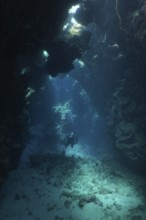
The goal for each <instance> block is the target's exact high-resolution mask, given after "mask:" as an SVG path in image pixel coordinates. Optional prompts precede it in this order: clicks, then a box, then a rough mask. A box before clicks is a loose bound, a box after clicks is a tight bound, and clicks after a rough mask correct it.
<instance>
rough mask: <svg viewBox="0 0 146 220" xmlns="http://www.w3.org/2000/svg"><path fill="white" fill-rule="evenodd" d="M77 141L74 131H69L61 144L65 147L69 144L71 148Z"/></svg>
mask: <svg viewBox="0 0 146 220" xmlns="http://www.w3.org/2000/svg"><path fill="white" fill-rule="evenodd" d="M77 143H78V138H77V136H76V135H75V134H74V132H71V133H70V134H69V135H68V136H66V137H65V138H64V139H63V144H64V146H65V147H68V146H69V145H70V146H71V147H72V148H73V147H74V145H75V144H77Z"/></svg>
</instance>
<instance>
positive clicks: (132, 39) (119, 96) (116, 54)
mask: <svg viewBox="0 0 146 220" xmlns="http://www.w3.org/2000/svg"><path fill="white" fill-rule="evenodd" d="M93 4H94V6H93ZM88 6H89V8H97V6H98V12H99V13H97V14H96V13H95V14H94V10H93V14H94V16H95V17H94V21H95V23H96V25H95V27H94V29H93V31H94V32H93V35H92V42H91V47H92V49H91V50H90V51H88V53H87V54H86V55H85V56H84V57H83V61H84V62H85V63H86V67H87V68H86V69H85V68H84V69H82V70H80V69H79V71H78V72H77V74H76V76H75V77H76V78H77V79H78V80H79V81H80V82H81V83H82V85H83V86H84V88H85V89H86V91H88V93H89V95H90V97H91V98H92V100H93V103H94V105H95V106H96V108H97V111H98V112H99V113H100V114H102V115H103V116H105V117H107V119H108V120H107V121H108V126H109V132H110V133H111V135H112V137H113V140H114V145H115V148H116V149H118V151H120V152H121V154H122V155H123V157H126V158H127V159H128V160H129V161H131V162H132V163H133V164H135V165H136V166H137V165H138V166H139V167H141V168H143V167H146V138H145V137H146V129H145V124H146V102H145V93H146V91H145V88H146V76H145V57H146V10H145V1H137V0H134V1H130V0H129V1H125V0H124V1H120V0H116V1H100V0H99V1H95V2H90V4H89V5H88ZM95 94H96V95H95Z"/></svg>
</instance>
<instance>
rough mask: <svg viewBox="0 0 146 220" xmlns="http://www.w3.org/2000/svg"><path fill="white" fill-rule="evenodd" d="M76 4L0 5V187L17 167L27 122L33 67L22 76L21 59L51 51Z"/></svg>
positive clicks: (72, 0)
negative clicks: (28, 94) (50, 48)
mask: <svg viewBox="0 0 146 220" xmlns="http://www.w3.org/2000/svg"><path fill="white" fill-rule="evenodd" d="M75 3H76V1H75V0H70V1H68V0H63V1H60V0H52V1H49V4H48V1H47V0H41V1H40V0H31V1H30V0H22V1H18V0H14V1H11V0H7V1H3V0H1V1H0V27H1V40H0V63H1V65H0V73H1V75H0V184H1V183H2V182H3V181H4V179H5V178H6V175H7V172H8V170H9V169H13V168H16V167H17V166H18V163H19V159H20V156H21V153H22V150H23V148H24V146H25V138H26V130H27V129H26V127H27V122H28V121H29V115H28V112H27V111H26V109H25V107H26V102H27V100H26V95H27V89H28V85H29V82H30V81H31V78H32V75H33V74H35V71H36V67H31V68H30V71H29V74H21V73H22V72H21V69H20V67H19V66H21V65H19V64H20V63H19V60H20V57H24V58H26V57H30V58H33V57H35V56H36V54H38V51H39V50H42V49H48V48H49V47H51V44H52V42H53V40H54V39H55V38H56V36H57V34H58V32H59V31H60V28H61V26H62V25H63V22H64V20H65V19H66V16H67V12H68V9H69V8H70V6H72V5H73V4H75ZM63 46H64V45H63ZM63 46H62V48H63ZM65 46H66V45H65ZM65 46H64V47H65ZM30 60H32V59H30ZM30 60H29V62H30V63H31V61H30ZM27 65H28V64H26V66H24V67H23V68H25V67H27ZM53 65H54V63H53ZM26 69H27V68H26ZM52 69H53V68H52ZM24 70H25V69H24ZM58 71H59V69H58ZM38 72H39V70H38ZM52 74H53V73H52Z"/></svg>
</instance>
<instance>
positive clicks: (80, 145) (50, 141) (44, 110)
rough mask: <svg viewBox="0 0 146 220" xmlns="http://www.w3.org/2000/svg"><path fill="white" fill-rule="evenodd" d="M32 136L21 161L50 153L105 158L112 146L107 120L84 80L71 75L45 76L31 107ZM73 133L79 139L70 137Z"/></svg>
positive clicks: (30, 131) (29, 108) (30, 127)
mask: <svg viewBox="0 0 146 220" xmlns="http://www.w3.org/2000/svg"><path fill="white" fill-rule="evenodd" d="M28 112H29V115H30V126H29V128H28V130H29V133H30V135H29V137H28V140H27V144H26V148H25V150H24V152H23V154H22V163H21V164H23V163H25V162H28V161H29V157H30V155H33V154H35V155H40V154H41V155H44V154H47V153H57V154H65V155H66V156H67V155H68V156H75V157H79V156H80V157H86V158H88V157H95V158H98V159H100V160H101V159H102V157H103V156H106V153H107V151H110V150H111V147H110V144H111V143H110V139H109V137H108V134H107V128H106V122H105V120H104V119H103V118H102V117H101V116H99V115H98V114H97V111H96V109H95V108H94V106H93V104H92V101H91V99H90V97H89V96H88V94H87V93H86V91H85V90H84V89H83V88H82V86H81V84H80V83H79V82H78V81H77V80H75V79H74V78H73V77H72V76H71V75H63V74H60V75H59V76H57V77H55V78H52V77H48V78H46V80H45V82H44V85H43V86H42V87H41V89H40V90H39V91H38V92H36V94H35V95H34V96H33V97H32V99H31V103H30V105H29V107H28ZM71 133H73V134H74V135H73V136H75V137H76V139H77V140H76V141H75V140H74V141H73V140H72V141H73V145H71V143H70V141H69V140H68V141H69V142H68V143H65V141H67V138H68V137H69V136H70V134H71Z"/></svg>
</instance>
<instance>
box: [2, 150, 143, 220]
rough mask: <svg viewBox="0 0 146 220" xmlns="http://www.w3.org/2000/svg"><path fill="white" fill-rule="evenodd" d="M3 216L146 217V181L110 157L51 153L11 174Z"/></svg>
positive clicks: (48, 219)
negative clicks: (93, 157) (101, 157)
mask: <svg viewBox="0 0 146 220" xmlns="http://www.w3.org/2000/svg"><path fill="white" fill-rule="evenodd" d="M0 219H1V220H8V219H9V220H20V219H21V220H146V180H144V178H142V177H140V176H138V175H135V174H133V173H131V172H129V171H127V170H126V169H125V168H124V167H121V165H120V164H119V163H113V162H112V161H110V160H103V161H98V160H96V159H91V158H80V157H79V158H75V157H66V156H64V155H57V154H49V155H46V156H36V157H35V156H34V157H32V158H31V166H30V167H23V168H22V167H21V168H19V169H17V170H15V171H12V172H10V174H9V177H8V178H7V180H6V182H5V183H4V185H3V186H2V188H1V189H0Z"/></svg>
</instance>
